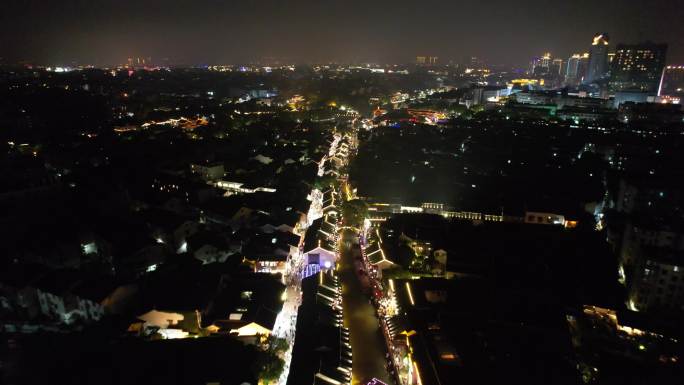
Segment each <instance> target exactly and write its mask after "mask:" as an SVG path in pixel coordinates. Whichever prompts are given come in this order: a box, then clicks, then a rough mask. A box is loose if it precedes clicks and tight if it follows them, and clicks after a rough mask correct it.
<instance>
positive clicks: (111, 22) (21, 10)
mask: <svg viewBox="0 0 684 385" xmlns="http://www.w3.org/2000/svg"><path fill="white" fill-rule="evenodd" d="M681 20H684V9H683V8H682V7H681V6H679V5H677V4H676V2H672V1H667V0H654V1H651V2H648V3H644V2H641V1H638V0H608V1H604V2H602V3H601V4H595V2H594V1H590V0H577V1H572V2H570V1H568V2H564V3H558V4H553V5H551V4H549V2H547V1H542V0H528V1H520V2H517V3H516V2H509V1H499V0H494V1H490V2H487V3H478V4H470V3H463V2H453V3H448V4H444V3H443V2H440V1H435V0H426V1H422V2H420V3H416V2H412V1H406V0H395V1H393V2H389V1H378V2H373V3H370V2H360V1H356V0H352V1H349V2H344V3H342V2H329V1H312V0H297V1H290V2H278V1H273V0H265V1H261V2H253V1H245V2H242V3H239V4H235V3H231V2H219V1H214V0H198V1H184V0H167V1H160V0H150V1H145V2H144V3H143V4H139V2H135V1H130V0H119V1H112V0H102V1H97V2H88V1H79V0H65V1H61V2H50V3H49V4H44V2H41V1H37V0H26V1H22V2H19V1H11V2H9V4H6V5H5V10H4V12H3V13H2V15H0V47H2V48H0V58H2V59H1V60H0V63H4V64H9V63H17V62H22V61H23V62H28V63H32V64H44V65H70V64H72V63H76V64H79V65H86V64H92V65H96V66H105V65H114V64H122V63H124V62H125V61H126V59H127V58H129V57H152V59H153V63H156V64H164V60H163V59H164V58H167V59H168V63H170V64H187V65H203V64H210V65H213V64H236V63H246V62H255V61H260V60H264V59H267V58H274V59H276V60H278V59H280V60H283V61H285V62H288V63H313V62H318V63H321V62H344V63H349V62H380V63H406V62H411V61H413V60H414V59H415V56H417V55H426V56H438V57H439V58H440V60H439V61H438V64H446V63H448V62H449V61H452V60H453V61H454V62H460V61H461V60H462V59H463V58H465V57H468V56H477V57H480V58H482V59H484V60H485V61H487V62H488V63H491V64H502V65H507V66H514V67H515V66H524V65H526V64H527V63H528V62H529V61H530V59H531V58H532V57H534V56H539V55H541V54H542V53H543V52H547V51H550V52H551V53H552V54H553V56H554V57H560V58H563V59H567V57H569V55H571V54H573V53H575V52H586V51H588V48H589V45H590V42H591V38H592V36H593V35H594V34H595V33H602V32H605V33H608V34H609V35H610V36H611V46H613V47H614V46H615V45H616V44H618V43H638V42H642V41H654V42H658V43H666V44H668V46H669V49H668V60H667V62H668V63H669V64H678V63H681V62H683V61H684V41H682V40H680V39H677V37H678V36H682V35H684V24H682V23H681V22H680V21H681Z"/></svg>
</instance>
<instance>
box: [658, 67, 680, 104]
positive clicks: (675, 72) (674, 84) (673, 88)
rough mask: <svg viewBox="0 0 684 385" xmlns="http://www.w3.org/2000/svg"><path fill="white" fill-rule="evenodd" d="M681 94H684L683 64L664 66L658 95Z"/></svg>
mask: <svg viewBox="0 0 684 385" xmlns="http://www.w3.org/2000/svg"><path fill="white" fill-rule="evenodd" d="M682 94H684V65H680V66H667V67H665V71H664V72H663V80H662V82H661V84H660V89H659V93H658V96H665V95H668V96H673V95H682Z"/></svg>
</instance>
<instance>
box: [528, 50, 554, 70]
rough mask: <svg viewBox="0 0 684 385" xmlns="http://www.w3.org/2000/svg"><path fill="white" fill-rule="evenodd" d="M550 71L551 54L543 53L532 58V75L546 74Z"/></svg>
mask: <svg viewBox="0 0 684 385" xmlns="http://www.w3.org/2000/svg"><path fill="white" fill-rule="evenodd" d="M550 71H551V54H550V53H548V52H547V53H545V54H544V56H542V57H538V58H534V59H532V63H531V73H532V75H548V74H549V73H550Z"/></svg>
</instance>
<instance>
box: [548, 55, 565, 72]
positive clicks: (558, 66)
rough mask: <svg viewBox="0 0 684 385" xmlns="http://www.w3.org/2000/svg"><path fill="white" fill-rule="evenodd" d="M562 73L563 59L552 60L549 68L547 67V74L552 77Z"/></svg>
mask: <svg viewBox="0 0 684 385" xmlns="http://www.w3.org/2000/svg"><path fill="white" fill-rule="evenodd" d="M562 71H563V59H553V61H552V62H551V66H550V67H549V72H550V73H551V74H552V75H561V74H562Z"/></svg>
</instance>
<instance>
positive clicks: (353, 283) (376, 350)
mask: <svg viewBox="0 0 684 385" xmlns="http://www.w3.org/2000/svg"><path fill="white" fill-rule="evenodd" d="M347 235H348V238H349V239H355V237H354V236H349V235H351V234H349V233H348V234H347ZM358 247H359V246H358V244H354V243H345V244H343V246H342V255H341V259H340V277H341V279H342V301H343V304H344V306H343V307H344V325H345V326H346V327H348V328H349V329H350V332H351V345H352V351H353V352H354V361H353V369H352V370H353V379H352V383H353V384H360V383H365V382H366V381H368V380H370V379H371V378H373V377H376V378H378V379H380V380H382V381H384V382H386V383H388V384H389V383H391V381H390V376H389V375H388V373H387V370H386V368H385V362H386V360H385V354H386V353H387V352H386V350H385V342H384V341H383V338H382V335H381V332H380V328H379V324H378V319H377V317H376V315H375V309H374V308H373V305H371V304H370V302H369V300H368V297H367V296H366V295H365V294H364V292H363V289H362V286H361V282H360V281H359V279H358V277H357V275H356V274H355V273H354V261H353V258H354V255H355V253H358V252H360V251H359V250H358Z"/></svg>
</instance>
